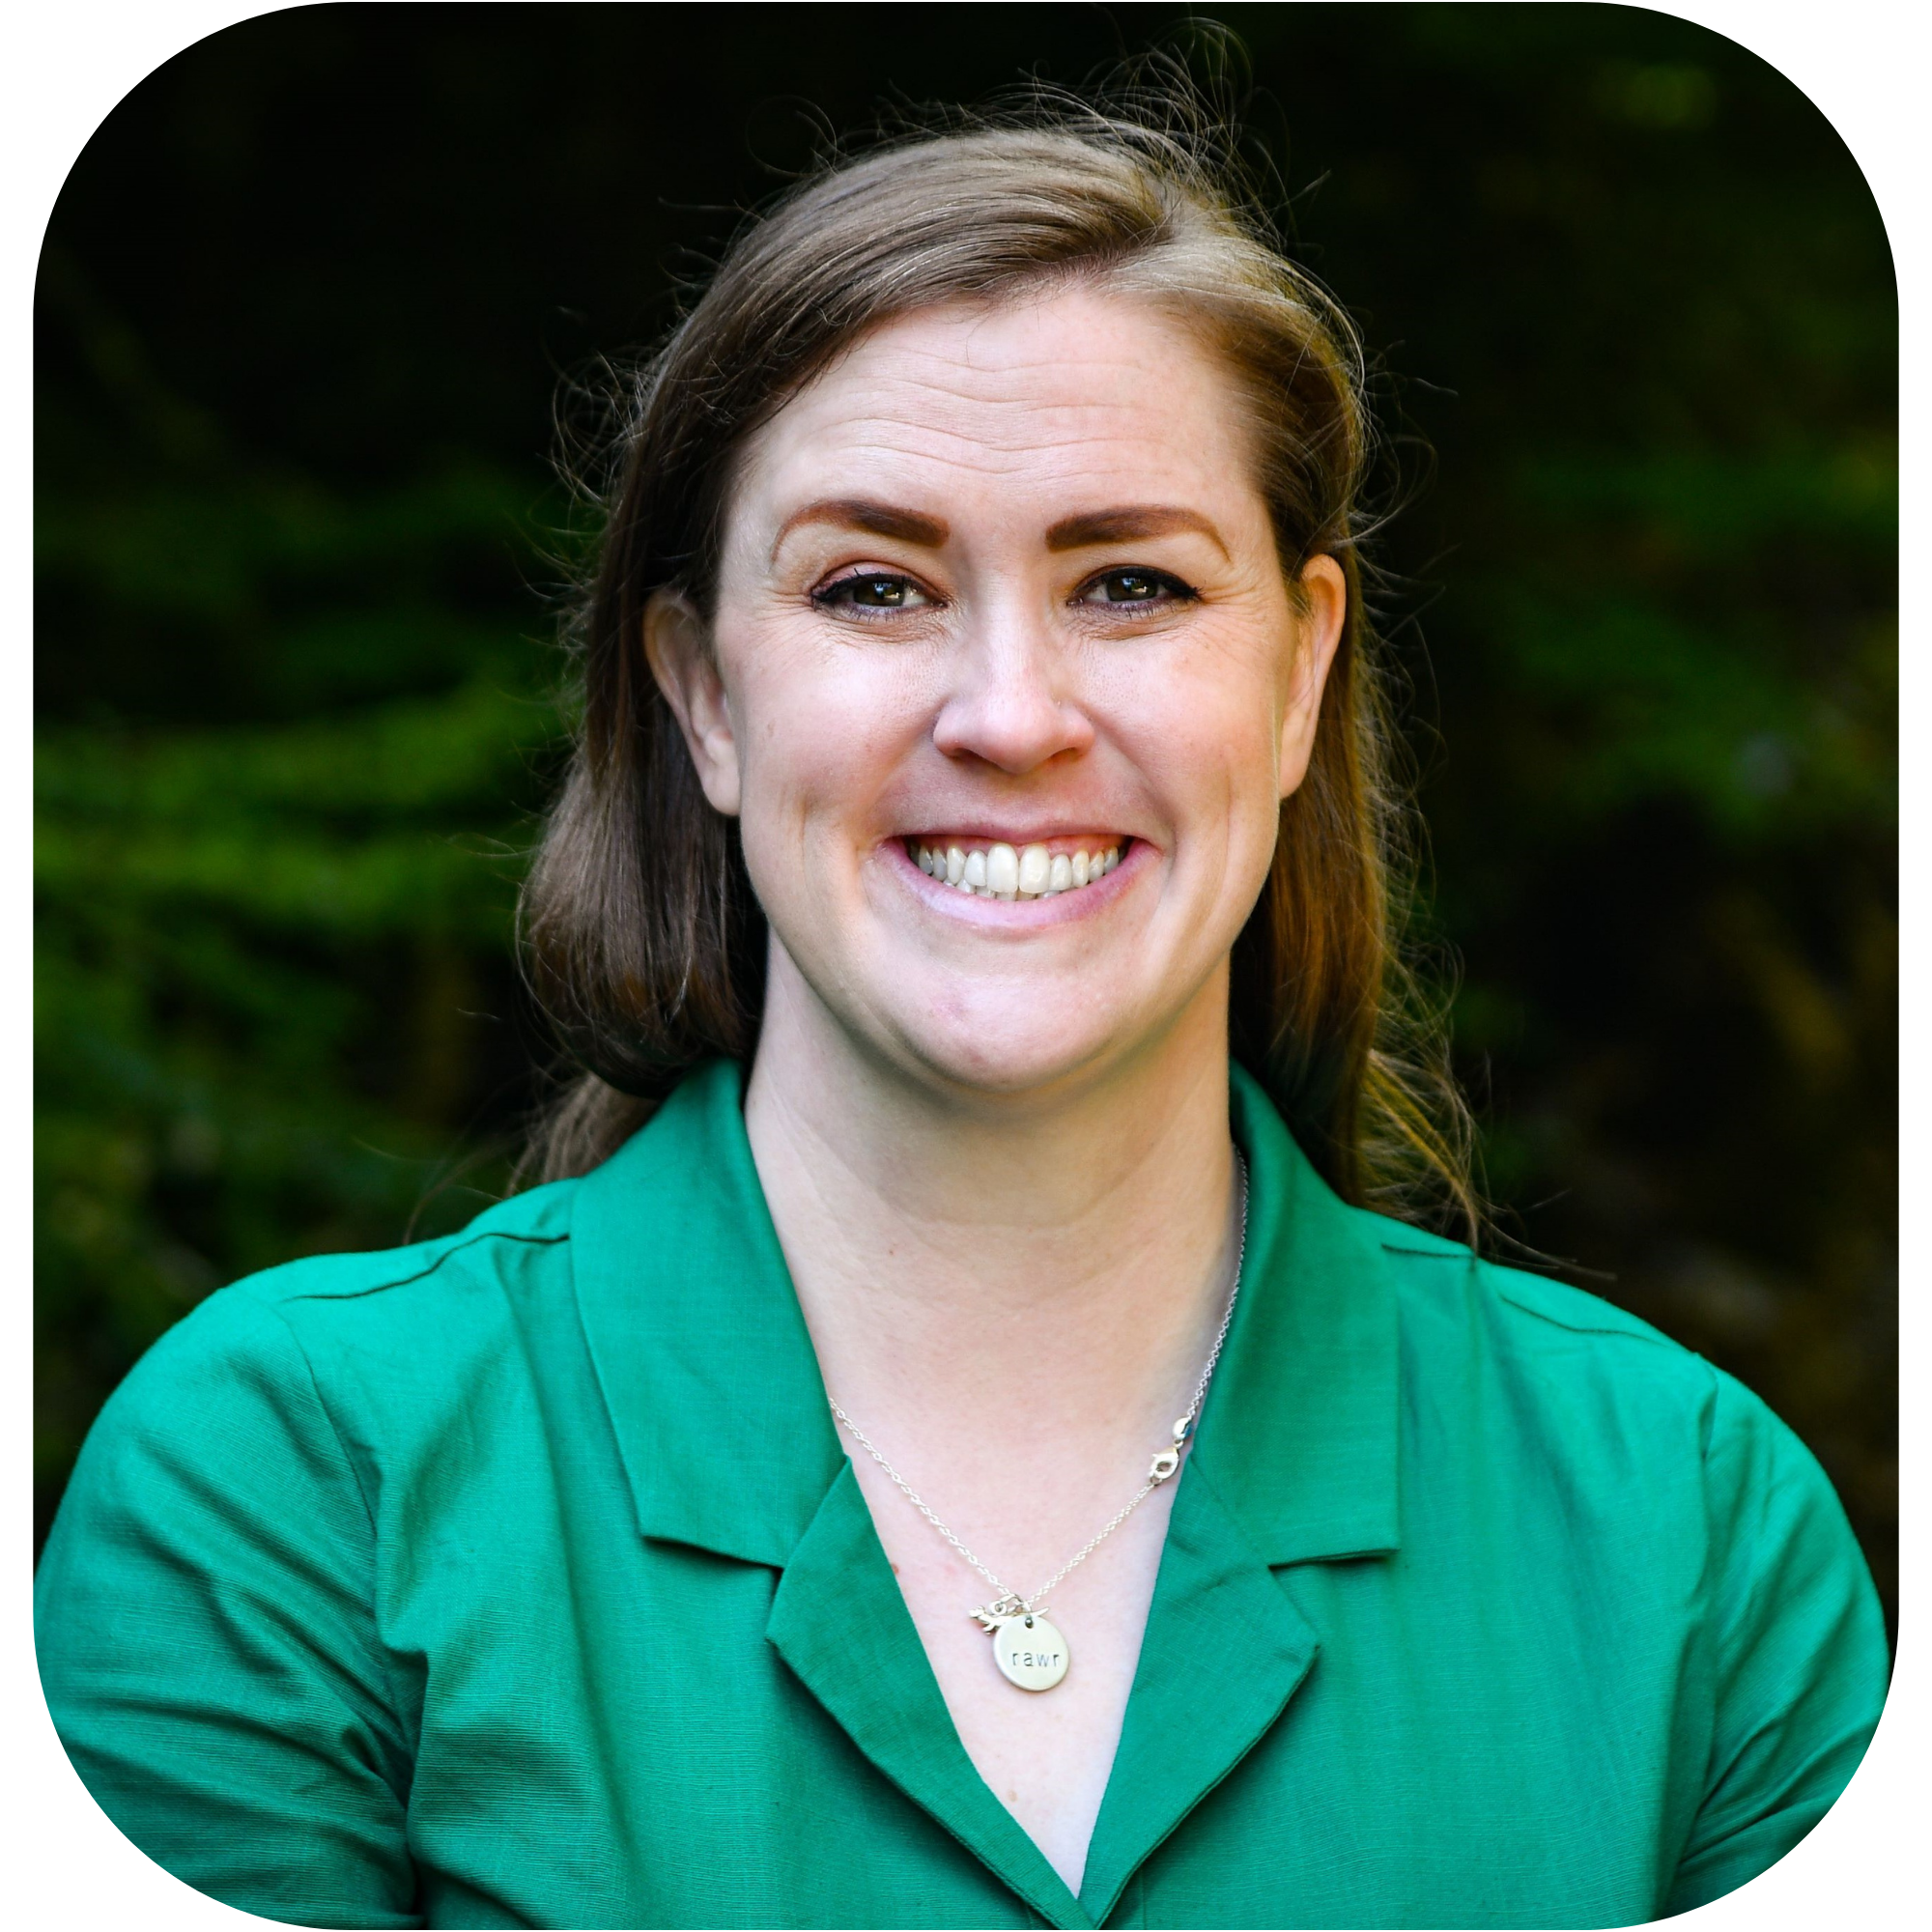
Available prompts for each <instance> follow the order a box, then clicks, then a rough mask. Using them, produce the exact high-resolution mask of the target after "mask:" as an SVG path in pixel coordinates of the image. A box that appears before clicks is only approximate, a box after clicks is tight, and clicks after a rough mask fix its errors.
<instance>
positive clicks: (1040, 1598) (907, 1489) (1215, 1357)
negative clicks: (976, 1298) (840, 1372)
mask: <svg viewBox="0 0 1932 1932" xmlns="http://www.w3.org/2000/svg"><path fill="white" fill-rule="evenodd" d="M1235 1159H1236V1162H1237V1164H1238V1165H1239V1167H1240V1173H1241V1234H1240V1240H1239V1244H1238V1245H1237V1247H1236V1251H1235V1283H1234V1286H1233V1287H1232V1288H1231V1289H1230V1290H1229V1291H1228V1305H1227V1307H1226V1308H1224V1309H1223V1310H1222V1311H1221V1325H1220V1327H1219V1328H1218V1329H1216V1330H1215V1332H1214V1346H1213V1347H1212V1348H1211V1349H1209V1350H1208V1365H1207V1367H1206V1368H1204V1369H1203V1370H1202V1371H1201V1379H1200V1380H1199V1381H1198V1382H1196V1383H1195V1384H1194V1395H1193V1399H1192V1400H1191V1401H1190V1402H1189V1403H1188V1405H1187V1412H1186V1414H1185V1415H1183V1416H1182V1417H1181V1418H1180V1419H1179V1421H1178V1422H1177V1423H1176V1424H1175V1425H1174V1442H1173V1444H1172V1446H1171V1447H1169V1448H1167V1449H1163V1450H1162V1451H1161V1452H1160V1454H1159V1455H1157V1456H1156V1457H1155V1458H1154V1459H1153V1464H1152V1467H1151V1469H1150V1470H1149V1471H1148V1477H1147V1481H1146V1482H1144V1483H1143V1484H1142V1485H1141V1486H1140V1488H1139V1489H1138V1490H1137V1491H1135V1492H1134V1494H1133V1497H1132V1499H1131V1500H1130V1501H1128V1502H1126V1503H1124V1504H1122V1507H1121V1508H1120V1509H1119V1510H1117V1511H1116V1512H1115V1514H1114V1515H1113V1517H1112V1518H1110V1519H1109V1520H1108V1522H1107V1524H1106V1526H1105V1527H1104V1528H1102V1529H1100V1530H1098V1531H1096V1532H1095V1533H1094V1535H1093V1536H1091V1537H1089V1538H1088V1540H1087V1541H1086V1542H1085V1543H1084V1544H1082V1545H1081V1547H1080V1548H1079V1549H1078V1550H1076V1551H1075V1552H1074V1554H1073V1555H1071V1556H1070V1557H1068V1558H1067V1560H1066V1561H1065V1563H1063V1564H1062V1565H1061V1566H1060V1568H1059V1569H1058V1570H1056V1571H1055V1572H1054V1573H1053V1575H1052V1576H1051V1577H1048V1578H1047V1579H1046V1581H1045V1582H1044V1583H1042V1584H1041V1585H1040V1586H1039V1588H1038V1589H1037V1590H1036V1591H1034V1593H1033V1594H1032V1595H1031V1596H1027V1597H1023V1596H1021V1595H1020V1594H1019V1592H1018V1591H1016V1590H1009V1589H1008V1588H1007V1586H1006V1585H1005V1584H1004V1583H1003V1582H1001V1581H1000V1579H999V1578H998V1577H996V1576H994V1575H993V1573H992V1572H991V1571H990V1570H988V1569H987V1568H986V1566H985V1565H984V1564H983V1563H981V1562H980V1559H979V1558H978V1557H977V1556H975V1555H974V1554H973V1552H972V1551H971V1550H970V1549H968V1548H966V1546H965V1545H964V1544H963V1543H961V1542H960V1540H959V1539H958V1538H957V1537H956V1536H955V1535H953V1533H952V1530H950V1529H949V1528H948V1527H947V1526H946V1524H945V1523H944V1522H943V1521H941V1520H940V1519H939V1516H938V1515H937V1513H936V1512H935V1511H934V1510H933V1509H932V1508H931V1507H930V1506H929V1505H928V1504H927V1503H926V1501H925V1499H924V1498H923V1496H921V1494H920V1493H919V1492H918V1491H917V1490H915V1489H914V1488H913V1486H912V1485H911V1484H910V1483H909V1482H907V1481H906V1479H905V1478H904V1477H903V1476H902V1475H900V1474H899V1472H898V1471H897V1470H896V1469H895V1468H894V1467H893V1465H892V1464H891V1463H889V1462H887V1461H886V1459H885V1457H884V1455H883V1454H882V1453H881V1452H880V1450H879V1448H878V1445H877V1444H876V1443H874V1442H873V1440H872V1438H871V1437H870V1436H869V1435H867V1434H866V1432H865V1431H864V1430H863V1429H861V1428H860V1427H859V1425H858V1424H857V1423H856V1422H854V1421H853V1420H852V1418H851V1417H850V1416H849V1415H847V1414H846V1413H845V1411H844V1409H842V1408H841V1407H840V1406H838V1402H837V1401H836V1400H835V1399H834V1398H833V1397H832V1396H830V1395H828V1396H827V1397H826V1401H827V1402H828V1403H830V1404H831V1406H832V1413H833V1414H834V1415H835V1416H836V1417H838V1421H839V1422H840V1423H841V1424H843V1426H844V1427H845V1428H846V1429H848V1430H849V1431H850V1432H851V1434H852V1436H853V1439H854V1440H855V1441H857V1442H858V1444H859V1446H860V1447H861V1448H862V1449H864V1450H865V1452H866V1454H867V1455H868V1456H869V1457H870V1458H871V1459H872V1461H873V1462H875V1463H877V1464H878V1465H879V1467H880V1468H881V1469H883V1470H884V1471H885V1472H886V1474H887V1475H888V1476H890V1477H891V1478H892V1480H893V1482H894V1484H895V1486H896V1487H897V1488H898V1490H899V1491H900V1492H901V1493H902V1494H903V1495H904V1496H905V1499H906V1500H907V1501H908V1502H909V1503H911V1504H912V1506H913V1508H914V1509H916V1510H917V1511H918V1512H919V1513H920V1515H921V1516H923V1518H924V1519H925V1520H926V1521H927V1522H929V1523H930V1524H931V1525H932V1526H933V1528H934V1529H936V1530H937V1531H938V1532H939V1533H940V1535H941V1536H943V1537H944V1538H945V1539H946V1540H947V1542H948V1543H950V1544H951V1545H952V1548H954V1549H955V1550H956V1551H957V1552H958V1553H959V1555H960V1556H962V1557H963V1558H964V1559H965V1560H966V1562H968V1563H969V1564H971V1565H972V1567H973V1568H974V1569H975V1570H977V1571H978V1572H979V1573H980V1576H981V1577H984V1578H985V1579H986V1581H987V1582H989V1583H990V1584H991V1585H992V1586H993V1600H992V1602H991V1603H989V1604H988V1605H986V1607H985V1609H984V1610H982V1611H976V1612H975V1614H976V1615H978V1616H979V1617H980V1619H981V1621H985V1620H986V1619H987V1618H988V1617H993V1618H997V1617H1000V1616H1003V1615H1013V1614H1018V1613H1026V1614H1031V1613H1033V1612H1034V1611H1037V1609H1039V1607H1040V1606H1041V1605H1043V1604H1044V1603H1045V1602H1046V1599H1047V1597H1048V1595H1049V1594H1050V1593H1051V1592H1052V1591H1054V1590H1056V1589H1058V1588H1059V1587H1060V1585H1061V1584H1062V1583H1064V1582H1065V1580H1066V1578H1067V1577H1069V1576H1071V1575H1072V1573H1073V1572H1074V1571H1075V1570H1077V1569H1078V1568H1079V1567H1080V1566H1081V1564H1083V1563H1084V1562H1086V1560H1087V1559H1088V1557H1090V1556H1091V1555H1093V1553H1094V1550H1096V1549H1097V1548H1099V1547H1100V1546H1101V1544H1103V1543H1104V1542H1106V1540H1107V1539H1108V1537H1110V1536H1112V1535H1113V1533H1114V1532H1115V1531H1116V1530H1117V1529H1119V1528H1120V1526H1121V1525H1122V1523H1123V1522H1125V1521H1126V1520H1127V1519H1128V1518H1129V1517H1130V1516H1132V1515H1133V1513H1134V1512H1135V1511H1136V1510H1137V1509H1139V1508H1140V1506H1141V1505H1142V1504H1143V1503H1144V1502H1146V1501H1147V1499H1148V1498H1149V1497H1150V1496H1151V1495H1152V1494H1153V1492H1154V1491H1156V1490H1157V1489H1159V1488H1160V1486H1161V1484H1163V1483H1164V1482H1166V1481H1167V1480H1168V1479H1169V1478H1170V1477H1171V1476H1173V1474H1174V1473H1175V1471H1176V1470H1177V1469H1178V1468H1179V1466H1180V1452H1181V1449H1182V1447H1183V1446H1184V1445H1185V1443H1186V1440H1187V1435H1188V1432H1189V1431H1190V1430H1191V1429H1192V1428H1193V1426H1194V1422H1195V1418H1196V1417H1197V1416H1199V1415H1200V1413H1201V1405H1202V1404H1203V1403H1204V1402H1205V1401H1206V1400H1207V1399H1208V1382H1209V1381H1210V1380H1212V1379H1213V1375H1214V1365H1215V1363H1216V1362H1218V1361H1219V1360H1220V1359H1221V1348H1222V1345H1223V1344H1224V1343H1225V1342H1226V1341H1227V1339H1228V1326H1229V1323H1231V1322H1232V1321H1234V1319H1235V1302H1236V1298H1237V1297H1238V1296H1239V1294H1240V1293H1241V1266H1242V1264H1243V1263H1244V1262H1245V1261H1246V1260H1247V1254H1248V1164H1247V1161H1246V1160H1245V1159H1244V1158H1243V1157H1242V1155H1241V1153H1240V1151H1239V1150H1238V1149H1237V1150H1236V1154H1235ZM1163 1465H1164V1466H1163ZM989 1628H990V1625H989Z"/></svg>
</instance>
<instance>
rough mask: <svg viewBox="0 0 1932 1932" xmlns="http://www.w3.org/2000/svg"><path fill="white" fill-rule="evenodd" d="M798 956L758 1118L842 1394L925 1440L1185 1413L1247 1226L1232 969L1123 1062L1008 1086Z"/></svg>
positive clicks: (1077, 1428) (778, 1212) (770, 1051)
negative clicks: (1000, 1086)
mask: <svg viewBox="0 0 1932 1932" xmlns="http://www.w3.org/2000/svg"><path fill="white" fill-rule="evenodd" d="M774 969H775V970H774V971H773V973H772V976H771V980H770V989H771V990H770V993H769V995H768V998H767V1005H766V1016H765V1025H764V1029H763V1033H762V1037H761V1038H760V1042H759V1047H758V1053H757V1058H756V1061H755V1063H754V1065H753V1071H752V1077H751V1082H750V1086H749V1090H748V1093H747V1097H746V1110H745V1111H746V1126H747V1130H748V1134H749V1137H750V1140H751V1145H752V1151H753V1157H754V1159H755V1160H756V1163H757V1167H758V1173H759V1178H760V1180H761V1182H762V1183H763V1186H764V1190H765V1194H766V1198H767V1200H768V1202H769V1203H770V1206H771V1210H772V1217H773V1221H774V1223H775V1225H776V1227H777V1230H778V1234H779V1239H780V1242H781V1246H782V1247H783V1249H784V1253H785V1259H786V1262H787V1264H789V1266H790V1269H791V1273H792V1278H793V1281H794V1284H795V1286H796V1288H797V1291H798V1295H799V1300H800V1303H801V1305H802V1307H803V1309H804V1311H805V1316H806V1321H807V1323H808V1326H809V1327H810V1331H811V1335H812V1340H813V1344H814V1346H815V1347H816V1349H817V1350H818V1355H819V1361H820V1366H821V1368H822V1369H823V1371H824V1373H825V1377H826V1380H827V1384H828V1386H829V1387H830V1388H831V1390H832V1391H833V1393H834V1394H835V1395H837V1396H838V1399H839V1400H840V1401H841V1402H842V1403H843V1404H844V1405H845V1406H847V1407H848V1408H849V1409H851V1410H852V1411H853V1412H854V1414H855V1415H859V1416H860V1417H861V1418H862V1419H863V1420H866V1421H867V1422H868V1423H870V1424H873V1425H875V1426H876V1427H877V1428H878V1430H880V1431H881V1432H882V1433H886V1434H893V1435H898V1436H899V1437H900V1438H901V1439H903V1438H904V1437H905V1436H907V1435H911V1434H913V1433H915V1432H917V1433H918V1434H920V1435H923V1437H924V1438H926V1439H927V1440H928V1441H930V1440H931V1439H932V1438H933V1437H934V1435H939V1436H941V1437H944V1436H946V1435H953V1436H954V1437H955V1438H960V1439H963V1436H964V1435H965V1434H966V1433H969V1432H970V1431H972V1430H975V1429H977V1430H979V1431H981V1432H983V1431H985V1430H987V1429H988V1428H999V1427H1001V1426H1002V1425H1001V1424H1000V1422H999V1421H998V1420H997V1418H1009V1419H1010V1418H1013V1417H1016V1416H1017V1417H1024V1418H1026V1422H1025V1431H1024V1433H1025V1434H1026V1435H1027V1436H1028V1438H1029V1441H1030V1442H1031V1444H1032V1445H1033V1447H1034V1448H1035V1449H1036V1450H1037V1449H1038V1448H1040V1447H1042V1446H1045V1443H1043V1441H1042V1436H1043V1435H1044V1436H1045V1437H1046V1438H1049V1439H1051V1438H1054V1437H1058V1438H1059V1439H1060V1440H1061V1442H1062V1443H1063V1444H1064V1445H1065V1446H1066V1447H1073V1446H1075V1444H1076V1443H1082V1444H1084V1445H1085V1446H1088V1447H1090V1448H1092V1447H1097V1446H1098V1445H1099V1441H1100V1440H1101V1439H1103V1438H1111V1437H1112V1436H1115V1435H1122V1436H1131V1438H1132V1439H1133V1440H1134V1441H1135V1442H1136V1443H1138V1442H1139V1441H1141V1440H1142V1439H1143V1438H1144V1437H1147V1436H1148V1435H1149V1432H1150V1430H1152V1431H1153V1432H1154V1434H1155V1435H1159V1436H1165V1435H1166V1434H1167V1429H1168V1425H1169V1424H1171V1422H1172V1420H1173V1418H1174V1416H1176V1415H1177V1414H1179V1412H1180V1408H1181V1406H1182V1405H1183V1404H1184V1401H1185V1398H1186V1396H1187V1394H1188V1393H1189V1392H1190V1390H1191V1387H1192V1383H1193V1380H1194V1378H1195V1376H1196V1375H1198V1373H1199V1369H1200V1365H1201V1361H1202V1360H1203V1359H1204V1358H1205V1353H1206V1349H1207V1347H1208V1343H1209V1342H1210V1341H1211V1338H1212V1335H1213V1332H1214V1329H1215V1327H1216V1326H1217V1324H1218V1322H1219V1321H1220V1316H1221V1311H1222V1308H1223V1306H1224V1305H1225V1302H1226V1298H1227V1295H1228V1293H1229V1290H1230V1288H1231V1286H1232V1268H1233V1262H1234V1253H1235V1244H1236V1238H1237V1235H1238V1228H1237V1223H1236V1214H1237V1207H1236V1202H1235V1198H1234V1197H1235V1185H1234V1170H1233V1147H1232V1143H1231V1141H1230V1138H1229V1132H1228V1060H1227V1021H1226V1012H1227V987H1226V981H1225V973H1224V974H1223V975H1221V976H1217V977H1216V978H1215V979H1214V980H1211V981H1210V982H1209V983H1208V985H1207V986H1206V987H1204V989H1203V992H1202V995H1201V996H1200V997H1199V998H1198V999H1197V1000H1196V1001H1195V1002H1194V1003H1192V1005H1191V1006H1190V1008H1189V1009H1188V1010H1187V1011H1186V1012H1184V1013H1183V1014H1182V1015H1181V1017H1180V1018H1179V1021H1178V1022H1177V1023H1176V1024H1175V1025H1174V1026H1173V1027H1172V1028H1170V1029H1169V1030H1168V1031H1167V1033H1166V1034H1165V1035H1164V1036H1163V1037H1161V1038H1159V1039H1158V1040H1155V1041H1153V1042H1151V1044H1149V1045H1148V1046H1146V1047H1145V1048H1144V1049H1143V1050H1142V1051H1140V1052H1139V1053H1137V1054H1135V1055H1133V1056H1131V1057H1129V1058H1128V1059H1126V1060H1124V1061H1122V1064H1121V1065H1118V1066H1114V1067H1110V1068H1108V1069H1106V1070H1104V1071H1102V1072H1100V1073H1097V1074H1087V1075H1084V1076H1078V1077H1071V1078H1068V1079H1067V1080H1065V1081H1064V1082H1062V1083H1059V1084H1058V1085H1057V1086H1056V1087H1055V1088H1054V1089H1053V1090H1052V1091H1049V1092H1046V1093H1039V1092H1032V1093H1028V1094H1021V1095H1010V1094H997V1095H987V1094H983V1093H980V1094H974V1093H960V1092H957V1091H951V1090H948V1089H947V1088H945V1087H944V1086H943V1085H941V1084H940V1083H936V1082H934V1081H932V1080H931V1079H930V1078H929V1077H925V1076H923V1075H921V1074H918V1073H909V1072H906V1071H904V1070H902V1069H898V1068H895V1067H894V1066H892V1065H886V1064H882V1063H881V1060H880V1059H879V1058H878V1057H877V1056H874V1055H871V1054H869V1053H867V1052H866V1051H864V1050H862V1049H861V1048H859V1047H858V1046H856V1045H855V1044H854V1043H852V1042H851V1041H850V1040H849V1037H847V1036H846V1035H845V1034H844V1033H843V1032H842V1030H841V1029H838V1027H836V1026H835V1025H833V1024H832V1022H831V1019H830V1016H829V1015H827V1014H826V1013H825V1012H824V1009H823V1008H822V1007H821V1006H819V1005H818V1003H817V1002H816V1000H815V998H814V996H812V995H811V994H810V990H809V989H808V988H806V987H805V986H804V985H803V982H802V980H799V978H798V976H797V974H796V971H795V969H790V968H789V962H788V961H785V960H783V959H782V956H781V955H780V956H778V957H775V960H774Z"/></svg>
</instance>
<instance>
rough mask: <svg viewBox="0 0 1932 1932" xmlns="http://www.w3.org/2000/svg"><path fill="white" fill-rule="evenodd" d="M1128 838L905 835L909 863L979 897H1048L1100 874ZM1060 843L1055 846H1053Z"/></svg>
mask: <svg viewBox="0 0 1932 1932" xmlns="http://www.w3.org/2000/svg"><path fill="white" fill-rule="evenodd" d="M1127 842H1128V841H1127V840H1125V839H1123V838H1112V839H1102V838H1094V839H1091V840H1089V841H1087V842H1086V843H1085V844H1080V843H1077V842H1074V841H1069V840H1067V839H1064V838H1063V839H1056V840H1055V841H1054V845H1053V846H1046V845H1019V846H1014V845H1006V844H1002V843H1001V842H1000V841H999V840H997V839H978V838H952V839H949V838H931V837H927V838H908V839H907V840H906V841H905V848H906V852H907V854H908V856H909V857H910V858H911V860H912V862H913V864H914V865H915V866H917V867H919V869H920V870H921V871H922V872H923V873H924V874H925V875H926V876H927V877H928V878H930V879H935V880H937V881H938V883H939V884H940V885H942V886H951V887H952V889H953V890H954V891H955V892H961V893H965V894H967V895H969V896H971V897H974V898H982V899H1050V898H1055V897H1057V896H1058V895H1060V894H1062V893H1077V892H1078V891H1080V889H1081V888H1082V887H1083V886H1091V885H1093V884H1094V882H1095V881H1096V880H1099V879H1104V878H1105V877H1106V876H1107V874H1108V873H1109V872H1111V871H1112V870H1113V869H1114V867H1116V866H1118V865H1119V864H1120V863H1121V854H1122V850H1123V849H1124V847H1125V845H1126V843H1127ZM1056 848H1060V849H1056Z"/></svg>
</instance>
